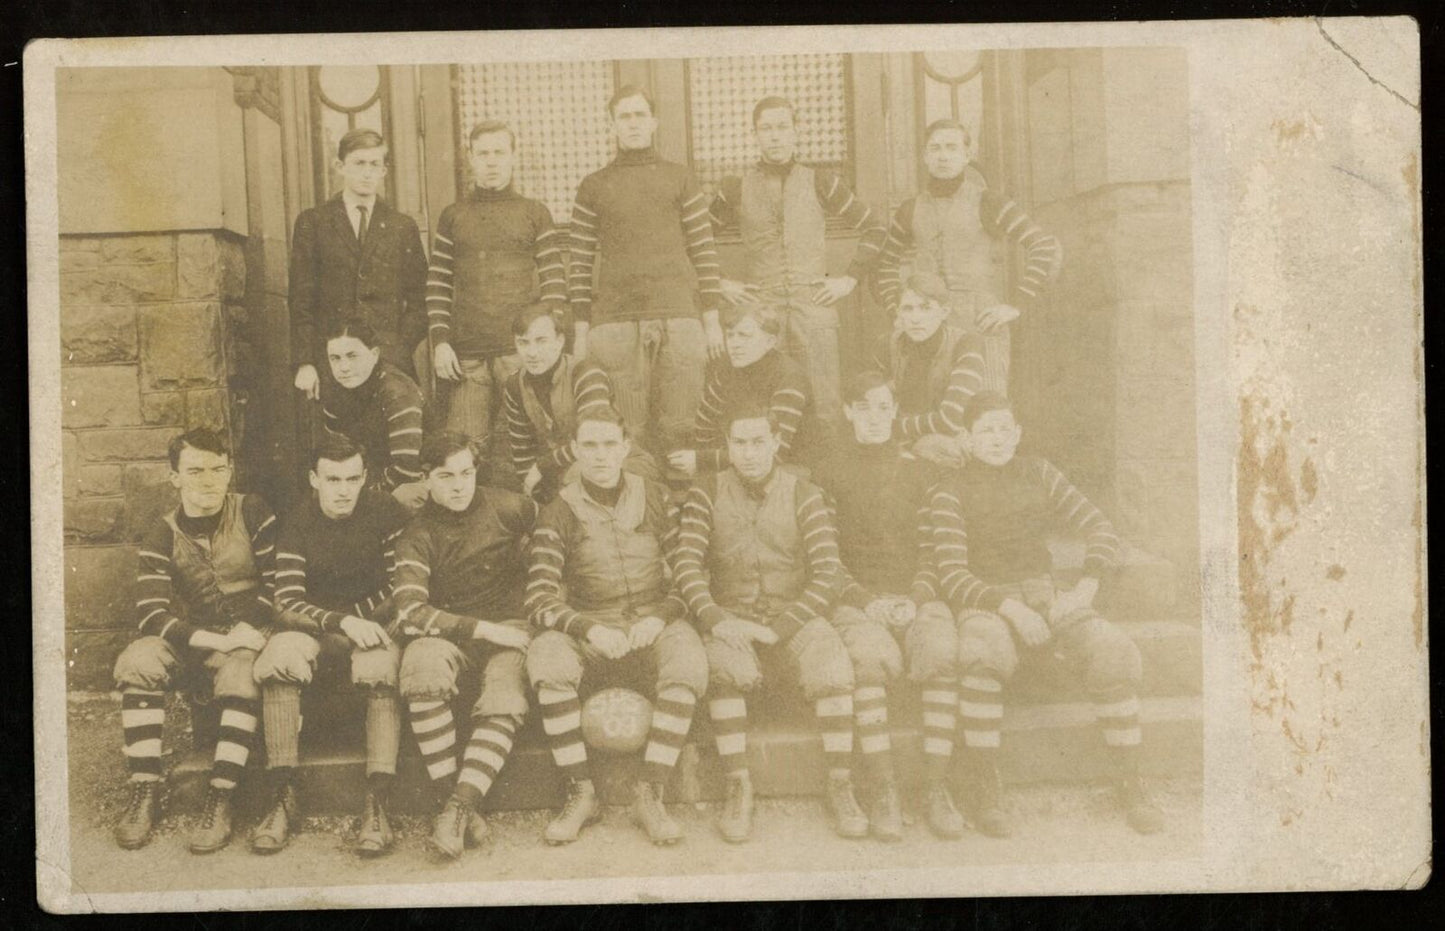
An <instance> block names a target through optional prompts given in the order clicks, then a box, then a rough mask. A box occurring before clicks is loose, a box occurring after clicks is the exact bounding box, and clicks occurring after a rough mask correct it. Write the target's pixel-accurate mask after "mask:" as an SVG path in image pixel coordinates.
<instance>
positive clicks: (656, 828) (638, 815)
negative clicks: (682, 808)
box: [632, 782, 682, 846]
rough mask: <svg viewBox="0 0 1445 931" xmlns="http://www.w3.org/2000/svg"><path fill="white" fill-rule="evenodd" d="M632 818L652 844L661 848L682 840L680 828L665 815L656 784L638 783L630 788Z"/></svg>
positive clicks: (672, 819) (659, 791)
mask: <svg viewBox="0 0 1445 931" xmlns="http://www.w3.org/2000/svg"><path fill="white" fill-rule="evenodd" d="M632 817H633V819H634V820H636V821H637V823H638V824H640V825H642V829H643V830H644V831H646V832H647V837H648V839H649V840H651V841H652V842H653V843H654V844H657V845H659V846H663V845H667V844H675V843H677V842H678V841H680V840H682V826H681V825H679V824H678V823H677V821H676V820H675V819H674V818H673V817H672V815H669V814H668V813H667V808H666V806H664V805H663V804H662V786H660V785H658V784H656V783H652V782H639V783H637V785H635V786H633V787H632Z"/></svg>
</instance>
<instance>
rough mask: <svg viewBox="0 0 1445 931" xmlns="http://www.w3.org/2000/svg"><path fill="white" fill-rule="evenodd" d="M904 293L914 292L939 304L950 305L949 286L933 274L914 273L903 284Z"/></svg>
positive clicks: (900, 293)
mask: <svg viewBox="0 0 1445 931" xmlns="http://www.w3.org/2000/svg"><path fill="white" fill-rule="evenodd" d="M903 291H912V292H913V293H914V294H918V295H922V296H923V297H926V298H928V299H929V300H930V301H933V302H934V303H937V304H945V305H946V304H947V303H948V284H947V283H946V282H945V281H944V280H943V279H942V278H940V277H939V276H937V275H935V274H933V273H932V272H914V273H913V274H911V275H909V276H908V278H907V280H905V281H904V282H903V290H902V291H900V292H899V295H900V296H902V293H903Z"/></svg>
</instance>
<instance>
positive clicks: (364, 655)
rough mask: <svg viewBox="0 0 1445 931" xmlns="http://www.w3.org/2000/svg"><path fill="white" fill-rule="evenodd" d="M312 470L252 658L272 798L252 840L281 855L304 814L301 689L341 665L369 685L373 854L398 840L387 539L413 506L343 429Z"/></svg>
mask: <svg viewBox="0 0 1445 931" xmlns="http://www.w3.org/2000/svg"><path fill="white" fill-rule="evenodd" d="M309 479H310V482H311V488H312V489H313V490H314V492H315V494H313V495H312V496H311V497H310V499H309V500H307V501H306V503H305V504H304V505H302V506H301V508H300V509H299V510H298V511H296V512H295V513H293V514H292V515H291V516H290V517H289V518H288V519H287V520H286V521H285V522H283V523H282V525H281V533H280V537H279V539H278V540H277V543H276V607H277V609H278V612H279V613H278V617H277V627H278V628H280V631H279V632H278V633H276V634H275V635H273V636H272V637H271V639H270V640H269V641H267V643H266V647H265V649H263V650H262V651H261V655H260V656H259V657H258V658H257V659H256V668H255V677H256V681H257V682H259V683H261V702H262V709H261V716H262V723H263V724H264V725H265V727H264V728H263V731H262V733H263V735H264V739H265V743H266V771H267V775H269V776H270V782H271V786H270V790H271V791H270V797H271V799H272V803H271V809H270V811H269V813H268V814H267V815H266V817H265V818H263V819H262V820H261V823H260V824H259V825H257V826H256V829H255V831H253V832H252V834H251V849H252V850H253V851H255V852H256V853H275V852H276V851H278V850H280V849H281V848H283V847H285V846H286V843H287V841H288V840H289V839H290V836H291V834H292V833H293V831H294V830H295V829H296V827H297V825H298V823H299V820H298V811H297V809H298V806H297V801H296V792H295V790H294V789H293V788H292V777H293V775H294V773H295V769H296V766H297V763H298V762H299V752H298V751H299V743H300V740H299V738H300V732H301V690H302V689H304V688H305V687H306V686H308V685H310V684H311V681H312V678H313V677H314V676H315V673H316V667H317V663H318V661H320V662H321V663H322V664H324V665H327V666H339V665H341V664H343V663H344V664H346V667H347V671H348V673H349V676H348V678H349V680H350V682H351V683H352V684H353V685H355V686H357V687H358V688H360V689H362V690H364V691H365V692H366V785H367V789H366V801H365V803H364V805H363V807H362V816H361V831H360V836H359V837H358V838H357V852H358V853H360V854H361V855H362V856H376V855H378V854H381V853H384V852H386V851H387V850H388V849H390V848H391V844H392V831H391V821H390V819H389V818H388V816H387V811H386V809H387V797H388V794H389V791H390V788H391V782H392V778H393V777H394V776H395V775H396V754H397V748H398V745H399V744H400V741H401V708H400V705H399V702H398V699H397V691H396V684H397V666H398V664H399V663H400V661H401V651H400V650H399V649H397V647H396V644H395V643H393V642H392V639H391V637H390V635H389V634H388V633H387V631H386V627H385V626H384V625H385V624H386V623H388V622H389V621H390V613H391V607H392V605H391V577H390V573H391V568H392V563H393V561H394V556H393V552H392V547H393V545H394V543H395V541H396V538H397V536H399V535H400V533H401V528H402V526H403V525H404V524H405V523H406V519H407V516H408V512H407V509H406V508H405V507H404V506H403V505H401V504H400V503H399V502H397V501H396V500H394V499H393V498H391V497H390V496H389V495H387V494H385V493H383V492H381V491H379V490H377V489H375V488H372V487H368V486H367V481H366V479H367V475H366V465H365V462H364V460H363V458H362V449H361V447H360V446H358V445H357V444H356V443H354V442H352V441H351V440H349V439H347V438H346V437H344V436H332V437H328V438H327V439H326V440H324V441H323V442H322V444H321V446H320V447H319V448H318V449H317V450H316V452H315V453H314V454H313V459H312V464H311V472H310V475H309Z"/></svg>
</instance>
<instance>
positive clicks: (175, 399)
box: [140, 391, 186, 426]
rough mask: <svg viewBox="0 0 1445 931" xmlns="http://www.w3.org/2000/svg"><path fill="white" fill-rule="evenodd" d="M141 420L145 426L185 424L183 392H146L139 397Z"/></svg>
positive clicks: (184, 398) (184, 397)
mask: <svg viewBox="0 0 1445 931" xmlns="http://www.w3.org/2000/svg"><path fill="white" fill-rule="evenodd" d="M140 412H141V419H143V420H144V421H145V422H146V423H147V424H164V425H166V426H173V425H174V426H179V425H181V424H184V423H185V422H186V395H185V392H183V391H147V392H142V393H141V396H140Z"/></svg>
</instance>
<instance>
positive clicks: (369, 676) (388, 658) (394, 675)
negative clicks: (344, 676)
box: [351, 643, 401, 689]
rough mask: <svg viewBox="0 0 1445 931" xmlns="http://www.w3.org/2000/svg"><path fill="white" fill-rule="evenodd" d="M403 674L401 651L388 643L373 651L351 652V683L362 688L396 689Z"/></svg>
mask: <svg viewBox="0 0 1445 931" xmlns="http://www.w3.org/2000/svg"><path fill="white" fill-rule="evenodd" d="M400 673H401V650H400V649H399V648H398V647H397V645H396V644H394V643H386V644H383V645H381V646H379V647H376V648H374V649H371V650H352V651H351V683H352V684H353V685H359V686H361V687H362V688H387V689H394V688H396V683H397V680H398V679H399V678H400Z"/></svg>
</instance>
